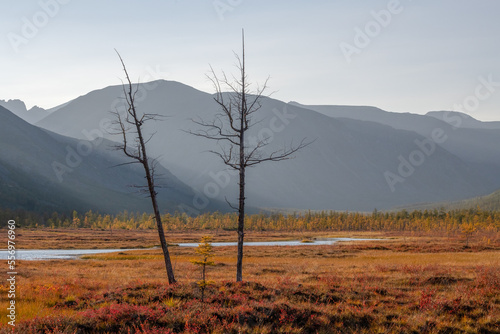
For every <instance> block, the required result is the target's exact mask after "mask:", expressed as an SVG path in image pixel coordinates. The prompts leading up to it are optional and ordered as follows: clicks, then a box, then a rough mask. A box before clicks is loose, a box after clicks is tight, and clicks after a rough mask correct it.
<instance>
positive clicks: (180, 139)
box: [37, 80, 500, 211]
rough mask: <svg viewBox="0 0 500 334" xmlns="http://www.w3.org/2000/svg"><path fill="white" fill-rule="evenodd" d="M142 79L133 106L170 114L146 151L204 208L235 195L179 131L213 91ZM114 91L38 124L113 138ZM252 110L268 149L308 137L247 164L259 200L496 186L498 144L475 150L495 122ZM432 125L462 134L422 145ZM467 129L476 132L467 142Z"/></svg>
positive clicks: (399, 197) (275, 106)
mask: <svg viewBox="0 0 500 334" xmlns="http://www.w3.org/2000/svg"><path fill="white" fill-rule="evenodd" d="M140 87H142V88H141V96H142V97H143V98H141V101H140V102H139V104H138V107H139V109H140V110H141V111H143V112H148V113H157V114H160V115H163V116H167V118H166V119H165V121H163V122H157V123H154V124H153V123H151V127H150V128H149V129H148V131H149V132H150V133H153V132H155V133H156V135H155V137H154V138H153V139H152V140H151V142H150V143H149V147H150V152H151V154H153V155H155V156H161V163H162V164H163V165H164V166H166V167H167V168H168V169H169V170H171V171H172V172H173V173H174V174H175V175H176V176H178V177H179V179H180V180H182V181H183V182H185V183H187V184H188V185H189V186H191V187H193V188H194V189H195V191H196V192H197V193H198V194H199V197H198V199H197V200H196V201H193V202H192V203H191V206H192V207H193V208H194V209H196V208H199V207H200V208H202V207H204V206H205V205H207V203H211V201H212V200H224V198H225V197H227V198H228V199H230V200H231V199H232V200H233V201H235V200H236V198H237V192H236V184H237V180H236V178H235V177H234V174H230V173H229V171H227V170H226V168H225V166H224V165H222V164H221V163H220V161H219V160H218V159H217V158H216V157H215V156H213V155H210V154H209V153H206V152H208V151H210V150H214V149H216V146H215V145H214V143H213V142H210V141H206V140H203V139H200V138H198V137H194V136H191V135H189V134H187V133H186V132H185V131H186V130H193V129H194V130H196V127H195V124H194V123H193V122H192V121H191V119H193V118H194V119H198V118H202V119H205V120H211V119H213V117H214V116H215V115H216V114H217V113H218V112H219V109H218V107H217V105H216V104H215V103H214V101H213V96H212V94H209V93H205V92H201V91H199V90H196V89H194V88H192V87H189V86H187V85H184V84H182V83H178V82H173V81H165V80H159V81H155V82H149V83H145V84H142V85H141V86H140ZM121 93H122V87H121V86H110V87H106V88H104V89H100V90H96V91H92V92H90V93H88V94H85V95H83V96H81V97H79V98H77V99H74V100H72V101H70V102H69V103H67V104H65V105H63V106H61V107H60V108H59V109H58V110H56V111H54V112H53V113H51V114H50V115H49V116H47V117H46V118H44V119H43V120H41V121H40V122H38V123H37V125H38V126H41V127H44V128H46V129H49V130H50V131H54V132H56V133H60V134H62V135H66V136H72V137H76V138H82V139H85V138H88V137H89V136H90V137H92V135H91V134H92V133H94V134H95V133H101V134H102V135H103V136H104V137H105V138H107V139H111V140H113V139H115V138H113V137H112V136H111V135H109V134H108V133H106V131H105V129H104V127H105V126H103V124H106V123H107V122H109V121H110V120H111V118H112V117H111V115H110V113H109V111H111V110H115V108H117V107H120V103H121V101H122V100H121V99H120V98H119V97H120V95H121ZM319 109H321V110H319ZM329 111H331V114H328V115H327V112H329ZM348 116H349V117H348ZM254 117H255V122H256V123H257V126H256V128H255V129H254V130H253V132H251V133H249V136H248V138H249V141H252V140H254V141H255V140H256V139H258V138H259V136H260V137H262V136H270V138H271V139H272V143H271V145H270V147H269V149H270V150H271V149H273V148H274V149H278V148H281V147H283V145H290V144H291V143H292V142H295V143H296V142H297V141H300V140H301V139H303V138H307V139H310V140H315V141H314V143H313V144H312V145H311V146H310V147H308V148H306V149H305V150H303V151H302V152H298V153H297V154H296V155H295V159H293V160H289V161H284V162H281V163H275V164H263V165H260V166H259V167H256V168H252V169H250V170H249V171H248V182H247V186H248V202H249V203H250V205H254V206H257V207H275V208H276V207H278V208H279V207H284V208H285V207H288V208H289V207H294V208H297V209H316V210H323V209H326V210H328V209H332V210H360V211H371V210H373V209H374V208H377V209H387V208H391V207H394V206H398V205H403V204H409V203H416V202H423V201H442V200H457V199H463V198H468V197H472V196H478V195H481V194H485V193H489V192H492V191H493V190H495V189H497V188H498V187H500V178H499V177H498V175H496V169H495V168H497V167H498V166H500V158H499V157H500V155H497V156H485V155H484V152H486V151H488V150H490V151H491V152H497V151H498V150H497V148H496V147H493V145H488V146H487V147H486V146H485V147H484V149H481V150H478V147H480V146H481V145H483V142H484V141H485V140H486V139H488V140H493V139H496V138H497V137H499V136H500V133H499V132H498V131H496V130H488V131H490V132H488V131H486V130H483V129H460V131H453V129H452V125H450V124H448V123H446V122H443V121H441V120H439V119H436V118H435V117H431V116H424V115H413V114H397V113H388V112H385V111H383V110H381V109H378V108H374V107H342V106H340V107H339V106H324V107H321V108H320V107H318V106H302V105H298V104H293V103H288V104H287V103H284V102H282V101H279V100H275V99H271V98H264V99H263V100H262V109H261V110H260V111H259V113H258V114H255V116H254ZM434 129H443V131H445V134H446V135H448V134H449V133H450V134H451V133H453V132H459V134H458V135H455V134H454V135H450V136H449V137H450V138H449V140H446V141H445V142H444V143H442V144H441V143H440V144H436V145H433V147H432V152H431V153H429V154H426V153H425V152H424V151H425V148H424V149H423V150H424V151H422V149H421V148H420V147H419V146H418V145H419V144H418V143H420V144H421V145H430V144H422V143H426V140H427V139H428V138H429V136H430V135H431V133H432V131H433V130H434ZM468 131H471V132H468ZM478 135H479V140H478V139H477V136H478ZM471 138H472V139H474V140H475V142H472V143H471V144H468V143H467V141H469V140H471ZM464 141H465V144H467V145H464ZM419 150H420V151H421V152H420V153H418V151H419ZM415 152H417V153H418V154H417V153H415ZM415 154H417V155H415ZM422 154H423V156H422ZM415 157H419V158H420V159H421V160H422V159H423V161H422V163H420V162H419V161H417V162H418V166H409V165H408V164H409V163H410V161H414V160H415ZM391 183H392V186H391Z"/></svg>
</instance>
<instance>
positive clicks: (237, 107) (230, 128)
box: [189, 31, 310, 282]
mask: <svg viewBox="0 0 500 334" xmlns="http://www.w3.org/2000/svg"><path fill="white" fill-rule="evenodd" d="M242 50H243V51H242V56H241V57H239V56H238V55H237V54H235V56H236V59H237V62H238V64H237V68H238V72H239V73H238V77H237V78H235V77H231V78H232V79H233V80H231V79H229V78H228V77H227V76H226V74H225V73H224V72H222V76H221V77H219V76H217V74H216V73H215V71H214V70H213V68H212V67H210V69H211V74H210V75H209V79H210V80H211V82H212V84H213V86H214V88H215V91H216V93H215V97H214V100H215V102H216V103H217V104H218V105H219V107H220V109H221V112H220V113H219V114H217V115H216V116H215V118H214V120H212V121H210V122H207V121H204V120H201V119H200V120H193V122H194V123H195V124H197V125H198V126H200V128H201V129H200V130H199V131H197V132H193V131H189V133H191V134H193V135H195V136H199V137H203V138H206V139H210V140H214V141H216V142H217V143H219V144H221V145H219V150H218V151H210V152H212V153H213V154H215V155H217V156H218V157H219V158H220V159H221V160H222V161H223V162H224V164H225V165H226V166H228V167H229V168H231V169H234V170H236V171H238V173H239V182H238V185H239V198H238V207H237V208H236V207H234V206H233V205H231V204H230V203H229V201H227V199H226V201H227V202H228V204H229V205H230V206H231V207H232V208H233V209H234V210H236V211H237V212H238V255H237V264H236V281H237V282H240V281H242V279H243V275H242V269H243V239H244V230H245V172H246V169H247V167H252V166H255V165H258V164H260V163H262V162H265V161H282V160H287V159H291V158H293V154H294V153H295V152H297V151H298V150H300V149H302V148H304V147H305V146H307V145H309V144H310V143H306V142H305V139H303V140H302V141H301V142H300V143H299V144H298V145H296V146H290V147H289V148H286V147H285V148H283V149H281V150H278V151H274V152H271V153H263V149H264V148H265V147H266V146H267V145H268V144H269V138H265V139H263V140H260V141H258V142H257V143H256V144H254V145H252V146H250V145H248V146H246V143H245V134H246V133H247V131H248V130H249V129H251V128H252V126H253V125H255V124H257V123H252V120H251V116H252V115H253V114H254V113H255V112H257V111H258V110H259V109H260V108H261V106H262V105H261V99H262V97H264V96H263V94H264V91H265V90H266V89H267V80H266V82H265V83H264V85H263V86H262V87H261V88H257V90H256V91H255V92H253V93H252V92H250V91H249V87H250V84H249V83H248V82H247V75H246V68H245V36H244V32H243V31H242ZM223 88H225V89H226V90H228V92H224V91H223Z"/></svg>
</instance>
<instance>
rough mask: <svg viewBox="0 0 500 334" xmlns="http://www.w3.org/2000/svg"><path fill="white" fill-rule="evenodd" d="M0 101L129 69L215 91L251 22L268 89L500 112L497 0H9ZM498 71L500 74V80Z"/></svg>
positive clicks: (258, 76)
mask: <svg viewBox="0 0 500 334" xmlns="http://www.w3.org/2000/svg"><path fill="white" fill-rule="evenodd" d="M1 6H2V7H1V10H0V32H1V41H0V73H1V75H2V80H0V99H14V98H17V99H22V100H24V101H25V102H26V103H27V105H28V107H31V106H33V105H35V104H37V105H39V106H41V107H44V108H50V107H54V106H56V105H58V104H61V103H64V102H66V101H68V100H70V99H73V98H76V97H78V96H80V95H83V94H86V93H87V92H89V91H91V90H94V89H98V88H103V87H105V86H109V85H116V84H120V78H121V77H122V72H121V67H120V64H119V61H118V58H117V56H116V54H115V52H114V50H113V49H114V48H116V49H118V50H119V52H120V53H121V54H122V56H123V58H124V60H125V61H126V63H127V65H128V67H129V71H130V73H131V74H132V76H133V77H134V78H137V79H139V78H140V79H141V80H142V81H147V80H151V79H160V78H161V79H167V80H176V81H180V82H183V83H185V84H188V85H190V86H193V87H195V88H198V89H200V90H204V91H207V92H211V91H212V89H211V86H210V84H209V82H208V81H207V79H206V77H205V74H206V73H207V71H208V69H209V64H211V65H212V66H213V67H214V68H215V69H225V70H227V71H231V70H232V69H233V68H234V67H233V65H234V63H235V60H234V56H233V54H232V51H237V52H239V51H240V43H241V40H240V36H241V29H242V28H244V29H245V35H246V51H247V67H248V73H249V77H250V79H252V80H253V81H255V82H262V81H263V80H265V78H266V77H267V76H270V81H269V85H270V90H272V91H276V93H275V94H274V95H273V97H275V98H278V99H281V100H284V101H290V100H294V101H297V102H300V103H304V104H347V105H373V106H377V107H380V108H383V109H385V110H389V111H399V112H414V113H426V112H427V111H430V110H443V109H446V110H451V109H455V110H459V109H460V108H461V107H460V105H465V107H464V108H463V110H464V111H466V112H468V113H469V114H470V115H472V116H473V117H476V118H478V119H482V120H500V66H499V63H500V40H499V33H500V20H499V19H498V14H499V13H500V1H497V0H474V1H472V0H468V1H465V0H418V1H411V0H401V1H397V0H396V1H394V0H390V1H386V0H384V1H376V0H369V1H368V0H365V1H361V0H360V1H348V0H328V1H327V0H324V1H320V0H316V1H314V0H313V1H305V0H304V1H298V0H286V1H285V0H175V1H174V0H156V1H152V0H144V1H131V0H120V1H118V0H106V1H95V0H85V1H83V0H40V1H28V0H23V1H3V2H2V4H1ZM497 82H498V83H497Z"/></svg>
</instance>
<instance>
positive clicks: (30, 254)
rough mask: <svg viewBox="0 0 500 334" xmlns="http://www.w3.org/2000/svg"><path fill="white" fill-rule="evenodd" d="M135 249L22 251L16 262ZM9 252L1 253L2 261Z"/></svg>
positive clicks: (17, 251) (69, 258)
mask: <svg viewBox="0 0 500 334" xmlns="http://www.w3.org/2000/svg"><path fill="white" fill-rule="evenodd" d="M127 250H133V249H20V250H16V260H73V259H77V258H78V257H79V256H82V255H89V254H101V253H113V252H123V251H127ZM7 256H8V254H7V251H6V250H2V251H0V260H6V259H7Z"/></svg>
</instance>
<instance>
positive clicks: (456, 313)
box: [0, 230, 500, 333]
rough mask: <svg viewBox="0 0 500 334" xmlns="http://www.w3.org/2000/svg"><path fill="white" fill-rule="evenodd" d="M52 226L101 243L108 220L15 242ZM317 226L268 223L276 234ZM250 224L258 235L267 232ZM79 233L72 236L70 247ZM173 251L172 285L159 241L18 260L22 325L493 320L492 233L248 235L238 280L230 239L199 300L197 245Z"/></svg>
mask: <svg viewBox="0 0 500 334" xmlns="http://www.w3.org/2000/svg"><path fill="white" fill-rule="evenodd" d="M80 232H82V233H80ZM51 233H56V234H57V239H59V237H60V236H63V235H65V233H67V234H66V237H67V239H66V240H67V241H66V242H68V240H75V241H77V240H87V241H86V242H87V243H88V240H89V239H88V238H93V239H94V240H95V242H96V245H97V244H98V243H97V240H99V239H100V240H101V241H102V239H103V238H108V237H106V236H105V233H109V231H106V232H102V233H96V234H94V235H92V234H91V233H88V234H87V231H79V233H80V234H81V235H71V233H70V232H69V231H66V230H61V231H55V232H52V231H44V233H42V234H40V235H37V234H36V231H22V234H23V236H22V237H20V238H19V239H20V240H21V241H20V243H21V242H23V243H25V244H26V245H37V246H42V245H46V246H47V248H48V247H49V246H50V248H54V245H63V244H64V243H63V242H61V241H59V240H57V242H52V244H51V240H56V239H55V238H54V239H52V238H50V239H49V240H47V239H43V238H42V239H41V237H48V236H53V235H54V234H51ZM73 233H74V231H73ZM113 233H114V234H116V235H115V236H113V239H111V238H110V237H109V238H110V241H111V244H114V245H116V246H113V247H118V248H120V247H132V245H133V244H134V243H137V245H140V244H141V243H140V242H139V240H141V241H145V242H146V241H147V242H151V245H154V243H155V238H154V237H155V233H156V232H155V231H134V233H131V234H127V233H125V232H119V231H114V232H113ZM120 233H123V234H120ZM202 234H204V233H203V232H190V233H178V234H175V235H174V236H172V237H171V238H170V240H174V242H181V241H194V240H197V239H198V238H199V236H200V235H202ZM318 235H320V234H313V233H312V234H304V233H282V234H279V233H274V234H273V235H272V238H274V239H300V238H301V237H306V236H318ZM248 236H249V238H248V239H251V240H259V239H260V240H262V239H263V238H264V236H267V235H265V234H262V233H260V234H259V233H251V234H249V235H248ZM323 236H326V234H323ZM337 236H338V235H337ZM344 236H345V235H344ZM356 236H358V237H367V234H358V235H356ZM369 236H370V237H375V236H376V235H373V234H370V235H369ZM378 236H382V235H380V234H379V235H378ZM387 236H388V235H386V237H387ZM120 237H123V238H124V239H123V240H120V239H119V238H120ZM231 237H232V234H231V233H228V232H224V233H222V234H219V235H218V236H216V237H215V240H217V241H222V240H224V241H227V240H229V239H230V238H231ZM71 238H73V239H71ZM217 238H219V239H217ZM265 239H268V238H267V237H266V238H265ZM170 240H169V241H170ZM86 242H84V241H81V243H78V242H77V243H75V244H74V245H75V246H74V247H75V248H79V247H78V246H79V245H87V243H86ZM51 245H52V246H51ZM148 245H149V244H148ZM27 248H28V247H27ZM34 248H35V247H34ZM36 248H43V247H36ZM85 248H86V247H85ZM89 248H92V247H89ZM171 254H172V262H173V264H174V267H175V273H176V278H177V279H178V281H179V283H178V284H176V285H175V286H173V287H172V286H168V285H167V284H166V282H167V280H166V274H165V269H164V264H163V262H162V257H161V251H160V250H158V249H144V250H139V251H127V252H118V253H113V254H103V255H95V256H89V257H86V258H85V259H83V260H71V261H21V262H20V263H19V265H18V272H19V275H18V281H17V283H18V289H19V290H18V297H17V306H18V309H17V310H18V321H19V322H18V326H17V328H18V331H19V332H20V333H23V332H39V333H59V332H69V333H73V332H76V333H91V332H99V333H107V332H109V333H115V332H120V331H121V330H123V333H127V330H130V332H132V333H134V332H135V333H169V331H170V333H172V332H186V333H212V332H214V333H238V332H241V333H277V332H281V333H351V332H352V333H377V332H379V333H385V332H390V333H460V332H463V333H495V332H496V333H498V332H499V331H498V329H499V326H500V293H499V292H500V256H499V254H500V252H499V249H498V246H495V245H493V246H492V245H483V244H482V243H480V242H476V243H474V244H473V245H472V247H470V248H464V247H463V242H462V240H459V239H449V238H437V237H416V236H406V237H402V236H397V235H392V236H391V238H390V239H385V240H384V241H383V242H380V241H377V242H371V241H370V242H367V241H365V242H356V243H340V244H336V245H333V246H312V245H304V246H300V247H246V248H245V260H244V279H245V281H246V282H247V283H245V284H234V283H232V281H233V280H234V275H235V262H236V261H235V247H217V248H215V255H216V256H215V262H216V266H215V267H211V268H210V269H209V271H208V279H210V280H214V281H215V282H216V283H215V284H214V285H213V286H212V287H210V289H209V290H208V294H207V295H208V296H207V298H206V299H207V301H206V303H201V302H200V301H199V300H198V298H199V292H198V290H197V288H196V285H195V284H193V283H194V282H195V281H196V280H198V279H199V271H198V269H197V268H196V267H195V266H194V265H192V264H191V263H190V262H189V260H190V259H192V258H193V257H194V256H195V255H194V251H193V249H192V248H182V247H172V248H171ZM2 282H5V280H4V279H2ZM0 288H1V289H2V293H1V297H2V298H1V299H0V319H1V322H2V323H3V324H4V325H3V326H4V330H0V332H1V333H4V332H5V333H7V332H9V330H8V327H7V326H6V325H5V323H6V319H7V318H6V311H5V310H6V307H7V302H8V300H7V298H6V293H5V289H6V285H5V284H4V285H1V286H0ZM154 327H158V328H157V329H156V330H155V329H154ZM141 328H142V329H141ZM167 329H168V330H167Z"/></svg>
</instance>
